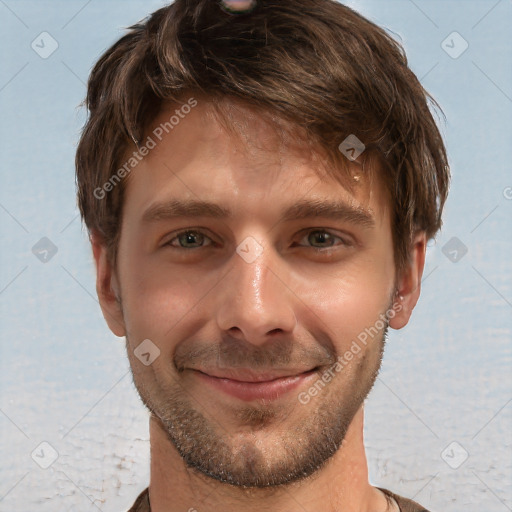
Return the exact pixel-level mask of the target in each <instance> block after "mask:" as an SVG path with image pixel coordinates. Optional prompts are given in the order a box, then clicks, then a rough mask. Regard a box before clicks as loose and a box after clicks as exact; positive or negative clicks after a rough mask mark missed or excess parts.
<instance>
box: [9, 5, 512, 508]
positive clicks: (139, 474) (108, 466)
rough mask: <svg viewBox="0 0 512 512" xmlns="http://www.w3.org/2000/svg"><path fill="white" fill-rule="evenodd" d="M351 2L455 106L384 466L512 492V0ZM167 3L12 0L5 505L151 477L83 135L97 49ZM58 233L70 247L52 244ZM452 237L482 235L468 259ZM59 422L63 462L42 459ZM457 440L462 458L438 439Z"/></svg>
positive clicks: (54, 442)
mask: <svg viewBox="0 0 512 512" xmlns="http://www.w3.org/2000/svg"><path fill="white" fill-rule="evenodd" d="M347 4H348V5H350V6H352V7H354V8H356V10H358V11H359V12H361V13H362V14H363V15H365V16H367V17H368V18H369V19H371V20H372V21H374V22H376V23H377V24H379V25H381V26H384V27H386V28H387V29H389V30H390V31H392V32H393V34H394V35H395V37H398V38H399V39H401V41H402V42H403V44H404V46H405V49H406V51H407V55H408V58H409V62H410V66H411V68H412V69H413V71H414V72H415V73H416V74H417V75H418V77H420V78H421V80H422V83H423V84H424V86H425V87H426V88H427V90H428V91H429V92H431V93H432V95H433V96H434V97H435V98H436V99H437V100H438V102H439V103H440V104H441V106H442V108H443V110H444V112H445V114H446V117H447V122H446V124H441V129H442V132H443V134H444V135H445V137H446V143H447V147H448V152H449V156H450V163H451V168H452V173H453V181H452V188H451V192H450V197H449V199H448V202H447V205H446V210H445V212H446V213H445V221H444V227H443V230H442V233H441V234H440V236H439V237H438V240H437V243H435V244H433V243H432V244H431V246H430V247H429V250H428V256H427V264H426V268H425V279H424V282H423V288H422V297H421V298H420V302H419V303H418V306H417V308H416V310H415V313H414V315H413V318H412V321H411V323H410V324H409V325H408V326H407V327H406V328H405V329H403V330H401V331H391V332H390V337H389V342H388V346H387V352H386V355H385V360H384V365H383V369H382V372H381V375H380V377H379V379H378V381H377V383H376V386H375V388H374V390H373V391H372V393H371V395H370V397H369V399H368V402H367V405H366V428H365V434H366V445H367V453H368V459H369V470H370V478H371V482H372V483H373V484H375V485H379V486H381V487H387V488H389V489H391V490H393V491H395V492H397V493H399V494H402V495H405V496H408V497H414V499H416V500H417V501H419V502H420V503H422V504H423V505H424V506H425V507H426V508H428V509H430V510H432V511H433V512H434V511H442V512H451V511H453V512H455V511H460V510H465V511H482V510H485V511H487V512H491V511H496V512H501V511H503V512H505V511H506V510H512V494H511V490H510V489H511V486H510V482H511V480H512V479H511V476H512V462H511V460H512V457H511V456H510V454H511V441H512V429H511V426H512V418H511V416H512V415H511V412H512V411H511V409H512V405H511V399H512V390H511V388H512V386H511V384H512V378H511V372H510V370H511V366H512V364H511V338H512V335H511V324H512V321H511V319H512V315H511V308H512V290H511V282H512V279H511V277H512V272H511V265H510V260H511V254H512V236H511V234H512V229H511V228H512V220H511V219H512V217H511V209H512V200H510V199H507V197H506V196H507V191H508V197H509V198H510V197H511V195H512V189H510V188H507V187H512V173H511V162H512V146H511V140H512V115H511V114H512V80H511V79H512V59H511V54H512V52H511V49H512V42H511V35H510V34H511V31H510V27H511V25H512V2H511V1H510V0H501V1H495V0H485V1H484V0H482V1H472V0H451V1H447V0H444V1H433V0H423V1H421V0H415V1H412V0H396V1H389V0H388V1H382V0H373V1H370V0H367V1H365V0H353V1H350V2H347ZM161 5H163V3H162V2H159V1H156V0H151V1H148V0H145V1H144V2H143V1H127V0H123V1H108V2H100V1H99V0H90V1H75V0H72V1H70V0H66V1H63V0H60V1H58V0H53V1H41V0H39V1H36V0H32V1H23V0H18V1H15V0H0V20H1V21H0V43H1V48H2V53H1V55H0V59H1V60H0V109H1V125H0V149H1V152H0V168H1V172H2V187H1V191H0V223H1V232H0V236H1V238H0V240H1V242H2V252H1V260H0V263H1V271H0V307H1V311H2V325H1V331H0V332H1V338H2V346H1V353H0V432H1V436H0V439H1V441H0V447H1V454H0V460H1V461H2V465H1V469H0V510H2V511H3V510H5V511H7V510H9V511H10V510H16V511H27V512H28V511H32V510H38V511H47V510H48V511H50V510H51V511H54V510H66V511H72V510H77V511H78V510H79V511H81V512H83V511H93V510H95V511H97V510H101V511H103V512H110V511H122V510H126V509H127V508H128V507H129V506H130V505H131V504H132V503H133V500H134V498H135V497H136V496H137V494H138V493H139V492H140V491H141V490H142V489H143V488H144V487H146V485H147V484H148V482H149V444H148V428H147V418H148V416H147V413H146V411H145V409H144V408H143V406H142V405H141V404H140V401H139V399H138V396H137V393H136V391H135V388H134V386H133V384H132V382H131V376H130V373H129V366H128V362H127V359H126V354H125V352H124V344H123V341H122V340H120V339H118V338H115V337H114V336H113V335H112V334H111V333H110V331H108V329H107V327H106V324H105V322H104V320H103V318H102V316H101V313H100V309H99V306H98V303H97V300H96V296H95V282H94V267H93V261H92V257H91V253H90V248H89V246H88V242H87V238H86V235H85V232H84V231H82V230H81V226H80V220H79V217H78V211H77V208H76V200H75V185H74V152H75V147H76V142H77V140H78V135H79V132H80V128H81V126H82V124H83V121H84V112H83V110H80V109H78V108H77V106H78V105H79V103H80V102H81V101H82V100H83V98H84V95H85V85H84V84H85V82H86V80H87V77H88V73H89V71H90V69H91V67H92V65H93V64H94V62H95V61H96V60H97V58H98V57H99V56H100V54H101V53H102V52H103V51H104V50H105V49H106V48H107V47H108V46H110V45H111V44H112V43H113V42H114V41H115V40H117V39H118V38H119V37H120V36H121V35H122V33H123V28H124V27H128V26H129V25H131V24H133V23H134V22H136V21H138V20H139V19H141V18H143V17H145V16H146V15H147V14H149V13H150V12H152V11H153V10H155V9H157V8H158V7H160V6H161ZM43 31H47V32H48V33H50V34H51V36H52V37H53V38H54V39H55V40H56V41H57V42H58V45H59V47H58V49H57V51H55V53H53V54H52V55H51V56H50V57H49V58H47V59H42V58H41V57H40V56H39V55H38V54H36V53H35V51H33V50H32V48H31V42H32V41H33V40H34V39H35V38H36V36H38V35H39V34H40V33H41V32H43ZM453 31H457V32H458V33H459V34H460V35H461V36H462V37H463V38H464V39H465V40H466V41H467V42H468V44H469V47H468V49H467V50H466V51H465V52H464V53H463V54H462V55H460V57H458V58H457V59H453V58H451V57H450V56H449V55H448V54H447V53H446V52H445V51H444V50H443V48H442V46H441V43H442V41H443V40H445V38H446V37H447V36H448V35H449V34H451V33H452V32H453ZM457 44H458V43H457ZM455 49H457V47H456V48H455ZM42 237H48V238H49V239H50V240H52V242H53V243H54V244H55V245H56V246H57V248H58V252H57V254H56V255H55V256H54V257H53V258H52V259H51V260H50V261H48V262H47V263H42V262H40V261H39V260H38V259H37V258H36V257H35V256H34V254H33V253H32V251H31V248H32V247H33V246H34V244H36V242H38V240H40V239H41V238H42ZM452 237H457V238H458V239H459V240H460V241H461V242H462V243H464V244H465V245H466V246H467V248H468V252H467V254H466V255H465V256H464V257H463V258H462V259H460V261H458V262H456V263H453V262H451V261H450V260H449V259H448V258H447V257H446V256H445V255H444V254H443V252H442V248H443V246H444V245H445V244H446V243H447V242H448V241H449V240H450V239H451V238H452ZM43 441H46V442H48V443H50V445H51V446H53V447H54V448H55V450H56V451H57V452H58V459H57V460H56V461H55V462H54V463H53V464H52V465H51V466H50V467H49V468H48V469H42V468H40V467H39V466H38V465H36V463H35V462H34V460H32V458H31V453H32V452H33V450H34V449H36V447H38V445H39V444H40V443H41V442H43ZM454 441H455V442H457V443H458V445H457V446H456V447H455V450H454V452H453V453H451V452H450V450H448V452H449V454H450V453H451V454H452V455H453V457H452V459H451V460H453V458H454V457H455V458H456V457H458V456H459V454H460V453H462V451H461V450H465V451H467V453H468V454H469V458H468V459H467V460H466V461H465V462H464V463H463V464H462V465H461V466H460V467H459V468H458V469H452V467H450V466H449V465H448V464H447V462H446V461H445V460H444V459H443V457H442V456H441V454H442V452H443V450H444V449H445V448H446V447H447V446H448V445H449V444H450V443H452V442H454ZM459 446H460V447H461V448H459ZM39 450H40V449H39ZM46 453H48V450H47V452H46ZM446 458H447V457H446V455H445V459H446ZM304 510H306V508H304ZM308 512H310V511H308ZM311 512H313V511H311ZM315 512H316V511H315Z"/></svg>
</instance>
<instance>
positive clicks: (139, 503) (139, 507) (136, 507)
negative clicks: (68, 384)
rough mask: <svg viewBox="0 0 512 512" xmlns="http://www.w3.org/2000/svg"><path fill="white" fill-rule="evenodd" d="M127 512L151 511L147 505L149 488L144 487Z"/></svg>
mask: <svg viewBox="0 0 512 512" xmlns="http://www.w3.org/2000/svg"><path fill="white" fill-rule="evenodd" d="M128 512H151V508H150V506H149V490H148V488H147V487H146V488H145V489H144V490H143V491H142V492H141V493H140V494H139V496H138V498H137V499H136V500H135V503H134V504H133V505H132V508H131V509H130V510H128Z"/></svg>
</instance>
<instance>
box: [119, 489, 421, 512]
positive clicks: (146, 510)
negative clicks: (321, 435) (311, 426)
mask: <svg viewBox="0 0 512 512" xmlns="http://www.w3.org/2000/svg"><path fill="white" fill-rule="evenodd" d="M379 489H380V490H381V491H382V492H383V493H384V494H386V495H387V496H389V497H391V498H393V499H394V500H395V501H396V502H397V503H398V506H399V507H400V512H428V510H427V509H426V508H423V507H422V506H421V505H420V504H418V503H416V502H415V501H412V500H409V499H407V498H402V497H401V496H398V495H396V494H393V493H392V492H391V491H388V490H387V489H382V488H380V487H379ZM128 512H151V507H150V506H149V492H148V489H147V488H146V489H144V490H143V491H142V492H141V493H140V495H139V497H138V498H137V499H136V500H135V503H134V504H133V506H132V508H131V509H130V510H128Z"/></svg>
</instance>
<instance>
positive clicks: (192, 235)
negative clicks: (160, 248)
mask: <svg viewBox="0 0 512 512" xmlns="http://www.w3.org/2000/svg"><path fill="white" fill-rule="evenodd" d="M205 240H210V241H211V238H210V237H208V236H207V235H206V234H205V233H203V232H202V231H198V230H192V229H187V230H186V231H180V232H179V233H177V234H176V236H175V237H174V238H171V239H170V240H169V241H168V242H166V243H165V244H164V245H166V246H170V247H173V248H176V249H200V248H201V247H205V246H204V245H202V242H204V241H205ZM175 241H177V243H174V242H175ZM189 244H192V247H191V246H190V245H189ZM208 245H211V244H208Z"/></svg>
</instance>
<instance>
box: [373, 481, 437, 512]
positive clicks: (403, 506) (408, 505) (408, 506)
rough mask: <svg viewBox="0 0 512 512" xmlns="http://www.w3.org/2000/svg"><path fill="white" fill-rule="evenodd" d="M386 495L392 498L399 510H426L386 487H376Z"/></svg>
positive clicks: (423, 511)
mask: <svg viewBox="0 0 512 512" xmlns="http://www.w3.org/2000/svg"><path fill="white" fill-rule="evenodd" d="M378 489H380V490H381V491H382V492H383V493H384V494H385V495H386V496H390V497H391V498H393V499H394V500H395V501H396V502H397V503H398V506H399V507H400V512H428V510H427V509H426V508H424V507H422V506H421V505H420V504H419V503H416V502H415V501H412V500H410V499H408V498H403V497H402V496H398V494H394V493H392V492H391V491H388V490H387V489H382V488H381V487H378Z"/></svg>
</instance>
